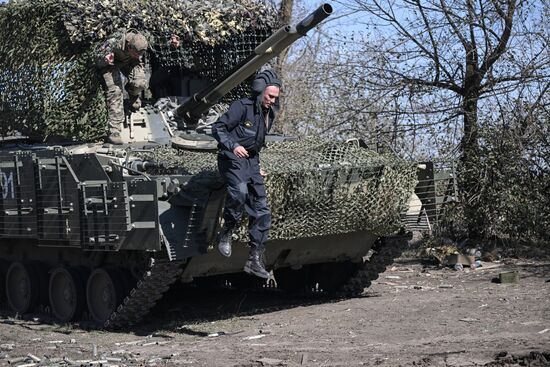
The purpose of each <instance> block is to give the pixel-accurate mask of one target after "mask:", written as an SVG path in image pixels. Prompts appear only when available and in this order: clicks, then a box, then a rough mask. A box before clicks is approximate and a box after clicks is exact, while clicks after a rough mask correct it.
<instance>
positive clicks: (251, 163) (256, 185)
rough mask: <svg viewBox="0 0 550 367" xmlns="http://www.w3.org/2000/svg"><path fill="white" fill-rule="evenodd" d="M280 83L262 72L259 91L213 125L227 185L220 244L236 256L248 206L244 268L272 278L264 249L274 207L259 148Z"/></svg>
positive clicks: (223, 251)
mask: <svg viewBox="0 0 550 367" xmlns="http://www.w3.org/2000/svg"><path fill="white" fill-rule="evenodd" d="M280 88H281V81H280V79H279V78H278V77H277V75H276V74H275V73H274V72H272V71H270V70H265V71H262V72H260V73H259V74H258V76H257V77H256V79H255V80H254V82H253V84H252V89H253V91H254V94H253V95H252V96H251V97H250V98H244V99H240V100H238V101H235V102H233V103H232V104H231V106H230V107H229V110H228V111H227V112H226V113H225V114H224V115H223V116H222V117H220V119H219V120H218V121H217V122H216V123H214V125H213V127H212V132H213V135H214V137H215V138H216V140H217V141H218V169H219V171H220V174H221V175H222V177H223V178H224V180H225V184H226V186H227V196H226V200H225V209H224V215H223V217H224V226H223V228H222V232H221V236H220V241H219V243H218V250H219V251H220V253H221V254H222V255H223V256H226V257H229V256H231V236H232V234H233V230H234V229H235V228H236V227H237V226H238V225H239V223H240V222H241V219H242V216H243V211H244V210H246V212H247V214H248V217H249V219H248V221H249V222H248V234H249V239H250V254H249V257H248V261H247V262H246V264H245V267H244V271H245V272H247V273H249V274H254V275H256V276H258V277H261V278H269V273H268V272H267V271H266V269H265V265H264V263H263V258H262V254H263V251H264V247H265V243H266V241H267V237H268V232H269V228H270V226H271V212H270V211H269V208H268V205H267V196H266V191H265V185H264V179H263V177H262V174H261V173H260V156H259V154H260V150H261V149H262V146H263V145H264V141H265V135H266V133H267V132H269V131H270V129H271V127H272V125H273V121H274V119H275V117H276V114H277V111H278V110H279V93H280Z"/></svg>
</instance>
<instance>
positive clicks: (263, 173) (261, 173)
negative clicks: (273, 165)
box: [260, 168, 267, 177]
mask: <svg viewBox="0 0 550 367" xmlns="http://www.w3.org/2000/svg"><path fill="white" fill-rule="evenodd" d="M260 176H262V177H265V176H267V172H266V171H264V170H263V169H261V168H260Z"/></svg>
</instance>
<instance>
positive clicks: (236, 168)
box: [218, 151, 271, 249]
mask: <svg viewBox="0 0 550 367" xmlns="http://www.w3.org/2000/svg"><path fill="white" fill-rule="evenodd" d="M218 169H219V171H220V174H221V175H222V177H223V179H224V180H225V184H226V187H227V196H226V198H225V208H224V212H223V217H224V220H225V225H226V226H227V227H229V228H235V227H236V226H237V225H238V224H239V223H240V222H241V220H242V216H243V212H244V211H245V210H246V213H247V214H248V236H249V238H250V246H251V247H253V248H254V247H255V248H260V249H261V248H262V247H263V246H264V245H265V242H266V241H267V236H268V234H269V228H270V227H271V212H270V211H269V207H268V206H267V197H266V191H265V185H264V179H263V177H262V176H261V175H260V159H259V156H258V154H251V156H250V157H249V158H238V157H236V156H235V155H234V154H233V153H232V152H228V151H221V152H219V153H218Z"/></svg>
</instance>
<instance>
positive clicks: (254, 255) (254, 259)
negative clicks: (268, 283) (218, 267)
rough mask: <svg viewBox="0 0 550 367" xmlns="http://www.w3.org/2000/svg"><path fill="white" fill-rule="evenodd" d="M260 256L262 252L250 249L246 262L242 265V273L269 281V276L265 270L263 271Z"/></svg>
mask: <svg viewBox="0 0 550 367" xmlns="http://www.w3.org/2000/svg"><path fill="white" fill-rule="evenodd" d="M262 254H263V251H262V250H260V249H258V248H256V247H252V248H251V249H250V254H249V255H248V260H247V262H246V264H245V265H244V271H245V272H246V273H248V274H253V275H255V276H257V277H260V278H265V279H269V278H270V275H269V273H268V272H267V270H265V266H264V260H263V256H262Z"/></svg>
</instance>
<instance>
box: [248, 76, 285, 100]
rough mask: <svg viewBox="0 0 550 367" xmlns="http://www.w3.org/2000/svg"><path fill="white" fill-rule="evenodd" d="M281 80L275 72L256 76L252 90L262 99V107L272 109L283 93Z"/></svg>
mask: <svg viewBox="0 0 550 367" xmlns="http://www.w3.org/2000/svg"><path fill="white" fill-rule="evenodd" d="M281 85H282V83H281V79H279V77H278V76H277V74H276V73H275V72H274V71H273V70H264V71H261V72H260V73H258V75H256V78H255V79H254V81H253V82H252V90H253V91H254V93H256V94H257V95H261V96H262V97H261V98H262V107H264V108H269V107H272V106H273V105H274V104H275V103H276V102H277V98H279V94H280V92H281Z"/></svg>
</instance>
